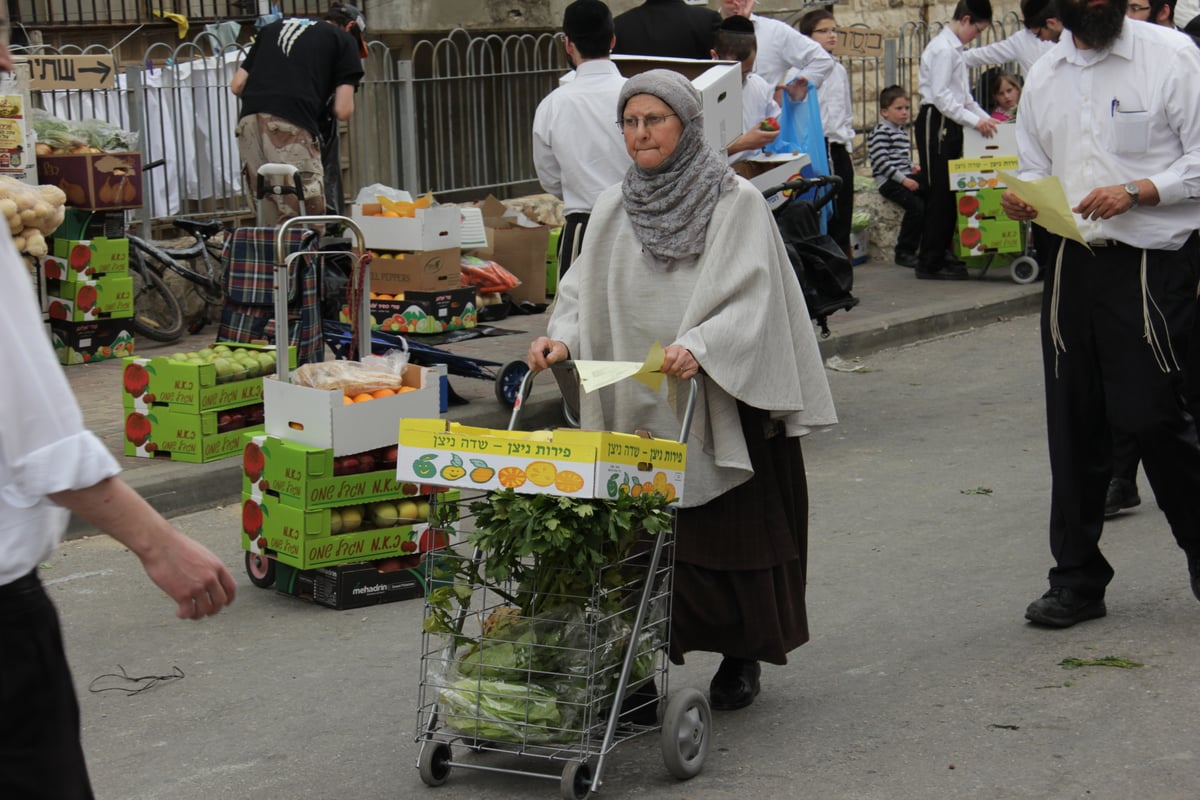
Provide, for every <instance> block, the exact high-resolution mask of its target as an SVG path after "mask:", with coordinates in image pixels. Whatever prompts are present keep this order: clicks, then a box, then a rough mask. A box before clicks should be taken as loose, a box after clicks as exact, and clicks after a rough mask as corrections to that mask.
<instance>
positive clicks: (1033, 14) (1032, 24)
mask: <svg viewBox="0 0 1200 800" xmlns="http://www.w3.org/2000/svg"><path fill="white" fill-rule="evenodd" d="M1056 13H1057V12H1056V11H1055V9H1054V0H1021V16H1022V17H1024V18H1025V27H1026V28H1040V27H1041V26H1043V25H1045V24H1046V20H1048V19H1050V18H1051V17H1053V16H1054V15H1055V14H1056Z"/></svg>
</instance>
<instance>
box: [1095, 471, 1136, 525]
mask: <svg viewBox="0 0 1200 800" xmlns="http://www.w3.org/2000/svg"><path fill="white" fill-rule="evenodd" d="M1141 504H1142V498H1141V497H1140V496H1139V495H1138V490H1137V484H1136V483H1134V482H1133V481H1130V480H1126V479H1125V478H1113V479H1112V480H1111V481H1109V482H1108V494H1106V495H1105V496H1104V518H1105V519H1108V518H1109V517H1115V516H1116V515H1117V514H1120V513H1121V512H1122V511H1124V510H1125V509H1127V508H1133V507H1135V506H1140V505H1141Z"/></svg>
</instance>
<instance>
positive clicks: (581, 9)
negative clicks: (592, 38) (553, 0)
mask: <svg viewBox="0 0 1200 800" xmlns="http://www.w3.org/2000/svg"><path fill="white" fill-rule="evenodd" d="M612 24H613V23H612V12H611V11H609V10H608V6H606V5H605V4H604V3H602V2H600V0H575V2H573V3H571V4H570V5H569V6H567V8H566V10H565V11H563V33H564V34H565V35H566V37H567V38H568V39H572V40H575V39H585V38H587V37H588V35H589V34H594V33H596V32H597V31H603V30H605V28H606V27H608V28H611V27H612Z"/></svg>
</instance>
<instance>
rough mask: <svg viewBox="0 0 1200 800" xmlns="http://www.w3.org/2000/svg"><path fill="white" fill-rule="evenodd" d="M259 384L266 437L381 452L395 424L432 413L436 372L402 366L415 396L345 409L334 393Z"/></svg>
mask: <svg viewBox="0 0 1200 800" xmlns="http://www.w3.org/2000/svg"><path fill="white" fill-rule="evenodd" d="M262 384H263V389H262V393H263V402H264V404H265V406H266V410H267V427H266V431H267V433H269V434H271V435H272V436H276V437H278V438H280V439H288V440H289V441H293V442H297V443H299V444H304V445H308V446H310V447H318V448H322V449H332V450H333V454H334V455H335V456H347V455H352V454H354V453H362V452H365V451H367V450H374V449H376V448H379V447H387V446H388V445H391V444H394V443H395V442H396V420H398V419H402V418H404V417H436V416H437V414H438V405H439V402H438V401H439V398H438V395H439V382H438V375H437V372H436V371H434V370H432V369H430V368H428V367H421V366H417V365H416V364H409V365H408V369H406V370H405V371H404V380H403V384H404V385H405V386H410V387H412V388H413V389H415V390H416V391H411V392H404V393H402V394H397V395H393V396H391V397H381V398H379V399H376V400H371V401H369V402H366V403H353V404H351V405H346V404H345V403H344V402H343V397H345V395H344V393H343V392H342V391H341V390H339V389H330V390H324V389H313V388H311V387H308V386H296V385H295V384H291V383H280V382H279V381H278V380H277V379H276V378H275V377H274V376H270V377H268V378H266V379H264V380H263V381H262ZM418 483H419V481H418ZM359 560H360V561H361V560H362V559H359Z"/></svg>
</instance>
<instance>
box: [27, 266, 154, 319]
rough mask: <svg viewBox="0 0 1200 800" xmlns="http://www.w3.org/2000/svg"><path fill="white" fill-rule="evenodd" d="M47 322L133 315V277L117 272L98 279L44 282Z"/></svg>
mask: <svg viewBox="0 0 1200 800" xmlns="http://www.w3.org/2000/svg"><path fill="white" fill-rule="evenodd" d="M46 294H47V295H48V298H47V312H48V313H49V314H50V319H63V320H69V321H71V322H90V321H91V320H96V319H127V318H129V317H132V316H133V278H131V277H129V276H128V275H122V274H120V273H117V274H113V275H104V276H101V277H100V278H99V279H98V280H83V281H57V280H47V281H46Z"/></svg>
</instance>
